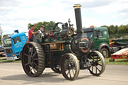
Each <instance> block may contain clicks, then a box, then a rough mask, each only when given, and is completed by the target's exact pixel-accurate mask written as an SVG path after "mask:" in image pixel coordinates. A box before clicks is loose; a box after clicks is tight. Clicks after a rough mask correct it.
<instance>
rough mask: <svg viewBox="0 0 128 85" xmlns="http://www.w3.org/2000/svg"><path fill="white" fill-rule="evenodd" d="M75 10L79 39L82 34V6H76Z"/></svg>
mask: <svg viewBox="0 0 128 85" xmlns="http://www.w3.org/2000/svg"><path fill="white" fill-rule="evenodd" d="M73 7H74V10H75V17H76V25H77V35H78V37H79V36H81V34H82V20H81V9H80V8H81V5H80V4H75V5H74V6H73Z"/></svg>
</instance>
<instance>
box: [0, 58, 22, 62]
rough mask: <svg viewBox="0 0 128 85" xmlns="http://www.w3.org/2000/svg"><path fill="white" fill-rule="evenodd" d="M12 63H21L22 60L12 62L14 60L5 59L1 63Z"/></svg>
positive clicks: (0, 59)
mask: <svg viewBox="0 0 128 85" xmlns="http://www.w3.org/2000/svg"><path fill="white" fill-rule="evenodd" d="M11 62H16V63H21V60H16V61H12V60H6V58H5V57H2V58H0V63H11Z"/></svg>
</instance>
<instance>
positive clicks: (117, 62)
mask: <svg viewBox="0 0 128 85" xmlns="http://www.w3.org/2000/svg"><path fill="white" fill-rule="evenodd" d="M109 59H110V58H105V63H106V64H107V65H128V59H115V61H114V62H109ZM12 62H16V63H21V60H16V61H8V60H6V58H0V63H12Z"/></svg>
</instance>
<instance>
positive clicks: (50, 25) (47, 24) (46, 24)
mask: <svg viewBox="0 0 128 85" xmlns="http://www.w3.org/2000/svg"><path fill="white" fill-rule="evenodd" d="M31 25H35V29H34V31H37V30H39V29H40V27H41V26H42V25H43V26H44V30H45V31H51V30H52V28H53V26H54V25H55V22H54V21H50V22H46V21H45V22H38V23H35V24H31V23H29V24H28V29H30V28H31ZM55 31H60V27H58V26H57V27H56V29H55Z"/></svg>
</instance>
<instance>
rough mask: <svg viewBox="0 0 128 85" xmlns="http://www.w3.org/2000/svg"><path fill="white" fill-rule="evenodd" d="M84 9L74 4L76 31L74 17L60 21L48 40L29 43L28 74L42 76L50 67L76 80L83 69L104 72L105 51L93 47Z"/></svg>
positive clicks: (24, 55) (25, 66) (24, 59)
mask: <svg viewBox="0 0 128 85" xmlns="http://www.w3.org/2000/svg"><path fill="white" fill-rule="evenodd" d="M80 8H81V5H79V4H76V5H74V9H75V17H76V25H77V33H76V34H74V29H73V25H72V24H70V20H69V21H68V23H61V22H58V23H56V24H55V25H54V27H53V30H52V31H51V32H50V34H49V35H47V36H46V37H45V38H44V39H42V38H37V40H36V42H29V43H26V44H25V46H24V48H23V51H22V66H23V69H24V71H25V73H26V74H27V75H28V76H31V77H37V76H40V75H41V74H42V72H43V71H44V69H45V68H47V67H50V68H51V69H52V70H53V71H54V72H56V73H62V75H63V76H64V77H65V78H66V79H68V80H75V79H76V78H77V76H78V74H79V70H80V68H81V69H87V70H89V72H90V73H91V74H92V75H95V76H99V75H101V74H102V73H103V72H104V70H105V62H104V58H103V56H102V54H101V53H100V52H98V51H94V50H91V49H90V48H92V47H91V46H94V43H91V42H90V40H89V39H87V38H86V36H84V33H83V32H82V20H81V9H80ZM58 24H62V30H61V31H55V29H56V26H57V25H58ZM37 36H38V35H37ZM35 39H36V38H35Z"/></svg>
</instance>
